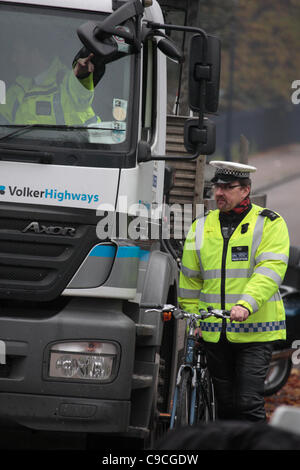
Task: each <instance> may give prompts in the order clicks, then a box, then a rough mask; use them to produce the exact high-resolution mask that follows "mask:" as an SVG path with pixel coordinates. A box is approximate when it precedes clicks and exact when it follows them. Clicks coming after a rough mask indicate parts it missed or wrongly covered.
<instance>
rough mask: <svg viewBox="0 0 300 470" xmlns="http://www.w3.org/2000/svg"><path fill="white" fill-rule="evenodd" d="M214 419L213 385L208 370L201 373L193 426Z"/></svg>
mask: <svg viewBox="0 0 300 470" xmlns="http://www.w3.org/2000/svg"><path fill="white" fill-rule="evenodd" d="M215 419H216V402H215V393H214V387H213V383H212V380H211V377H210V374H209V372H208V369H204V370H202V371H201V378H200V381H199V384H198V387H197V396H196V404H195V420H194V422H195V424H196V423H199V422H205V423H207V422H208V421H214V420H215Z"/></svg>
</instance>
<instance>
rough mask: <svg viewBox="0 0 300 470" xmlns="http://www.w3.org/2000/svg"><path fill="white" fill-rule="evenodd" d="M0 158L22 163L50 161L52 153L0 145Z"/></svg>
mask: <svg viewBox="0 0 300 470" xmlns="http://www.w3.org/2000/svg"><path fill="white" fill-rule="evenodd" d="M0 160H2V161H7V162H24V163H46V164H47V163H48V164H50V163H52V160H53V154H52V153H49V152H41V151H40V150H32V149H28V150H24V149H18V148H14V147H10V148H8V147H0Z"/></svg>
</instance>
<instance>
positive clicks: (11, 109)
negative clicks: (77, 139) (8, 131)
mask: <svg viewBox="0 0 300 470" xmlns="http://www.w3.org/2000/svg"><path fill="white" fill-rule="evenodd" d="M45 75H46V76H45V78H44V80H43V82H42V84H37V83H35V82H34V80H33V79H31V78H28V77H23V76H19V77H17V78H16V83H15V84H14V85H12V86H11V87H10V88H9V89H8V92H7V97H6V104H2V105H1V106H0V122H1V123H7V124H24V125H30V124H49V125H88V124H92V123H95V122H100V121H101V120H100V118H98V117H97V116H96V115H95V112H94V110H93V108H92V101H93V98H94V84H93V74H90V75H89V76H88V77H87V78H84V79H78V78H76V77H75V75H74V72H73V71H72V70H68V69H67V68H66V67H65V66H64V65H63V64H62V63H61V62H60V60H59V59H57V58H56V59H54V60H53V62H52V64H51V65H50V67H49V69H48V71H47V72H46V73H45Z"/></svg>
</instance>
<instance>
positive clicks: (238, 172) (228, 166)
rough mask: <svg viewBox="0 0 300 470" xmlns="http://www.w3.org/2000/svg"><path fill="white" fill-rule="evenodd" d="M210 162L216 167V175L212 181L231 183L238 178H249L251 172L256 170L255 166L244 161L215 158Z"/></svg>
mask: <svg viewBox="0 0 300 470" xmlns="http://www.w3.org/2000/svg"><path fill="white" fill-rule="evenodd" d="M209 164H210V165H211V166H213V167H215V169H216V171H215V176H214V177H213V178H212V180H211V182H212V183H230V182H231V181H235V180H237V179H245V178H249V177H250V175H251V173H254V172H255V171H256V168H255V166H250V165H244V164H243V163H236V162H223V161H217V160H213V161H211V162H209Z"/></svg>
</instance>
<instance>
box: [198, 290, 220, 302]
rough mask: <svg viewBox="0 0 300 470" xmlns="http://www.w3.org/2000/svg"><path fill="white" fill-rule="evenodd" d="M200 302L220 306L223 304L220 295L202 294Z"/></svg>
mask: <svg viewBox="0 0 300 470" xmlns="http://www.w3.org/2000/svg"><path fill="white" fill-rule="evenodd" d="M200 301H201V302H206V303H207V304H218V303H220V302H221V295H220V294H204V293H203V292H201V293H200Z"/></svg>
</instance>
